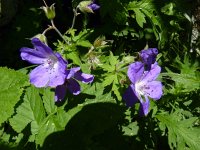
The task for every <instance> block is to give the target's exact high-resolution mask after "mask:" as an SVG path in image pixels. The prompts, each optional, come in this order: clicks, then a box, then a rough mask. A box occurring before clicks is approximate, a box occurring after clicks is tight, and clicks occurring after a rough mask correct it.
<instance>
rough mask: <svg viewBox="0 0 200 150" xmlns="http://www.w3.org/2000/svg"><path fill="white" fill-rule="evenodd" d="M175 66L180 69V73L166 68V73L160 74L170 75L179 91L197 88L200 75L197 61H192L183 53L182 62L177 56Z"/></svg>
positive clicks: (189, 90)
mask: <svg viewBox="0 0 200 150" xmlns="http://www.w3.org/2000/svg"><path fill="white" fill-rule="evenodd" d="M175 67H176V68H177V69H179V70H180V73H174V72H172V71H170V70H169V69H168V73H162V75H163V76H164V77H166V76H169V77H171V79H172V80H173V81H174V82H175V86H176V88H177V89H179V91H180V92H191V91H195V90H197V89H199V87H200V76H199V71H198V62H197V61H196V62H194V63H192V62H190V60H189V58H188V56H186V55H185V57H184V60H183V62H181V60H180V58H179V57H177V58H176V59H175Z"/></svg>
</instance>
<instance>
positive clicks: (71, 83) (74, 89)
mask: <svg viewBox="0 0 200 150" xmlns="http://www.w3.org/2000/svg"><path fill="white" fill-rule="evenodd" d="M67 89H68V90H69V91H70V92H71V93H72V94H73V95H78V94H79V93H80V92H81V88H80V85H79V83H78V82H77V81H76V80H74V79H69V80H67Z"/></svg>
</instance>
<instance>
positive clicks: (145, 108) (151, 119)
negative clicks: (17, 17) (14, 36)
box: [0, 0, 200, 150]
mask: <svg viewBox="0 0 200 150" xmlns="http://www.w3.org/2000/svg"><path fill="white" fill-rule="evenodd" d="M43 3H44V6H42V7H41V8H40V10H38V11H42V12H43V13H44V14H45V16H46V18H47V20H48V21H49V24H50V25H48V27H47V28H46V29H43V30H42V32H41V33H38V34H36V35H35V36H33V37H32V38H31V39H30V42H31V43H32V48H30V47H22V48H21V49H20V50H19V55H20V56H21V59H22V60H25V61H27V62H28V63H29V64H33V65H31V66H28V67H24V68H22V69H19V70H14V69H9V68H7V67H0V85H1V88H0V108H1V109H0V116H1V117H0V137H1V138H0V148H2V149H48V150H49V149H72V150H74V149H80V150H85V149H86V150H90V149H92V150H93V149H94V150H97V149H104V150H107V149H108V150H116V149H141V150H143V149H148V150H149V149H172V150H173V149H174V150H175V149H176V150H177V149H178V150H183V149H188V150H198V149H200V120H199V119H200V118H199V115H200V101H199V96H200V95H199V91H200V70H199V62H198V59H199V53H198V48H197V49H193V51H191V32H192V31H191V30H192V29H191V28H187V26H190V27H192V26H193V25H192V22H191V18H192V16H190V12H189V11H188V9H187V7H188V6H187V3H188V1H186V0H185V1H184V2H182V1H181V2H180V1H178V0H175V1H159V2H158V1H156V0H109V1H108V0H96V1H95V0H93V1H91V0H86V1H81V0H72V3H71V4H72V6H69V7H70V8H71V11H72V12H73V17H72V20H71V22H72V23H71V26H70V27H68V28H67V27H66V28H67V29H66V32H64V33H62V32H61V31H60V30H59V28H58V27H57V26H56V21H55V18H56V17H57V13H56V6H57V4H51V5H50V4H47V1H45V0H43ZM183 6H184V7H183ZM190 8H192V6H191V7H190ZM91 16H92V17H93V19H92V18H91ZM95 20H98V21H97V22H96V21H95ZM95 22H96V23H97V24H95ZM77 24H78V26H77ZM63 26H64V25H63ZM50 30H54V31H55V32H56V33H57V34H58V36H59V39H56V42H54V43H53V42H52V41H50V40H49V39H48V36H49V35H47V33H48V32H49V31H50ZM192 44H193V45H192V48H194V47H195V46H194V43H192ZM49 45H51V46H49ZM51 47H53V48H51Z"/></svg>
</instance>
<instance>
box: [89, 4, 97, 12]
mask: <svg viewBox="0 0 200 150" xmlns="http://www.w3.org/2000/svg"><path fill="white" fill-rule="evenodd" d="M88 7H89V8H90V9H92V10H93V11H94V10H97V9H99V8H100V6H99V5H97V4H95V3H91V4H89V5H88Z"/></svg>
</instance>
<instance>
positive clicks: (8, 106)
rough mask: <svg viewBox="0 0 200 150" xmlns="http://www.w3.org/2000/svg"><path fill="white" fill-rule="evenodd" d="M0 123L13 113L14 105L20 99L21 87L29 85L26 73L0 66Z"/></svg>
mask: <svg viewBox="0 0 200 150" xmlns="http://www.w3.org/2000/svg"><path fill="white" fill-rule="evenodd" d="M0 85H1V88H0V106H3V107H2V108H1V109H0V115H1V117H0V124H1V123H3V122H4V121H6V120H7V119H8V118H9V117H11V115H12V114H13V113H14V107H15V105H16V104H17V102H18V101H19V100H20V96H21V95H22V92H23V87H25V86H27V85H29V83H28V77H27V75H24V74H22V73H20V72H17V71H15V70H12V69H8V68H3V67H1V68H0Z"/></svg>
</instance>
